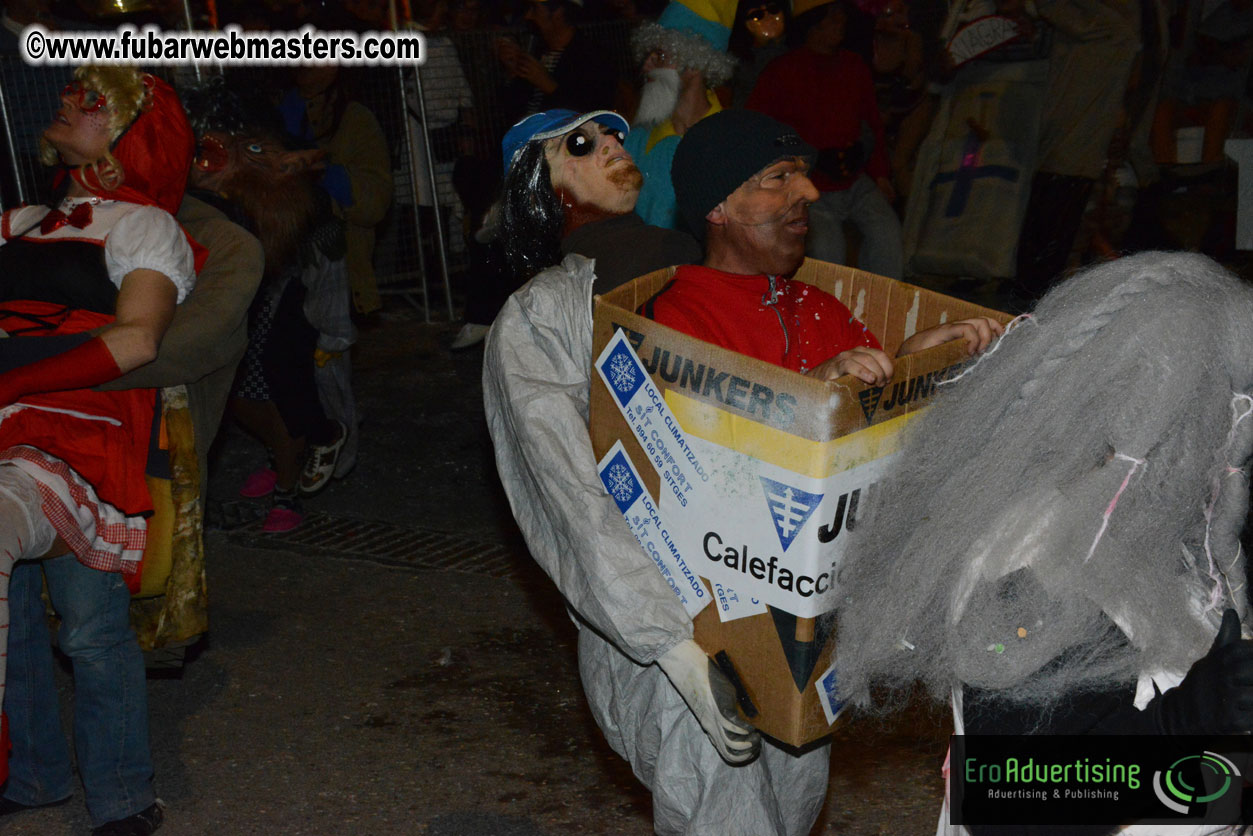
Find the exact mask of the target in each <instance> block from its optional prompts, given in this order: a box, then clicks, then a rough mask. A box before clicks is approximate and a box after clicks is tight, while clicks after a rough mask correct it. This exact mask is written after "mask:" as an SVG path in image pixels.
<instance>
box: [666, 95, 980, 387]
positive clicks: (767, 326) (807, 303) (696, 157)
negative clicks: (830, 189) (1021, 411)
mask: <svg viewBox="0 0 1253 836" xmlns="http://www.w3.org/2000/svg"><path fill="white" fill-rule="evenodd" d="M814 153H815V152H814V149H813V148H812V147H811V146H809V145H808V144H807V143H806V142H805V141H804V140H802V139H801V138H800V137H799V136H798V135H797V134H796V132H795V131H793V130H792V129H791V128H789V127H787V126H786V125H784V124H783V123H781V122H778V121H776V120H774V119H772V118H770V117H769V116H766V115H764V114H761V113H756V112H753V111H747V110H728V111H723V112H720V113H715V114H713V115H712V116H709V117H707V118H705V119H704V120H702V121H701V122H700V123H698V124H697V125H694V126H693V127H692V128H691V130H689V131H688V132H687V134H686V135H684V137H683V140H682V141H681V142H680V143H679V147H678V148H677V149H676V150H675V154H674V166H673V168H672V169H671V171H670V176H671V179H672V180H673V181H674V191H675V195H676V196H677V198H678V206H679V211H680V212H681V213H682V214H683V216H684V218H685V219H686V220H687V222H688V225H689V226H690V227H691V228H692V229H696V230H699V231H700V232H701V233H703V236H704V238H705V245H706V248H705V260H704V262H703V263H702V264H701V265H686V266H683V267H680V268H679V269H678V271H676V272H675V274H674V280H673V281H672V282H671V283H670V284H669V285H667V286H666V287H665V288H664V289H663V290H662V291H661V293H659V294H658V295H657V296H656V297H654V298H653V299H651V300H649V302H647V303H646V304H645V306H644V313H645V315H647V316H649V317H651V318H653V319H655V320H656V321H658V322H660V323H661V324H663V325H667V326H669V327H671V328H675V329H677V330H679V331H682V332H684V333H685V334H690V335H692V336H694V337H697V338H699V339H702V340H705V341H706V342H711V343H715V344H717V345H720V346H722V347H723V348H728V349H730V350H732V351H735V352H738V353H740V354H746V355H748V356H750V357H755V358H757V359H759V360H765V361H766V362H768V363H774V364H775V365H777V366H783V367H784V368H789V369H792V370H793V371H799V372H803V373H806V374H814V375H817V376H819V377H822V378H823V379H826V380H834V379H835V378H837V377H840V376H842V375H846V374H851V375H854V376H856V377H857V378H859V379H861V380H863V381H865V382H866V383H873V384H875V385H879V386H882V385H883V384H885V383H887V381H888V380H889V379H890V378H891V377H892V360H891V358H889V357H888V355H887V354H885V353H884V352H883V350H882V349H881V348H880V347H879V341H878V340H877V339H876V338H875V336H874V334H872V333H870V331H869V330H867V329H866V327H865V326H864V325H862V324H861V323H860V322H858V321H857V319H856V318H854V316H853V314H852V313H851V312H850V311H849V309H848V308H847V307H845V306H844V305H843V304H842V303H841V302H840V301H839V300H838V299H836V298H835V297H834V296H831V295H830V294H827V293H825V292H823V291H821V290H818V289H817V288H813V287H810V286H809V285H806V284H804V283H801V282H794V281H791V280H790V279H788V278H787V277H788V276H789V275H790V274H792V273H794V272H795V271H796V268H797V267H799V266H800V264H801V261H802V260H803V259H804V257H805V236H806V233H807V232H808V231H809V223H808V207H809V204H811V203H813V202H814V201H815V200H817V199H818V190H817V189H816V188H815V187H814V184H813V183H812V182H810V180H809V177H808V176H807V172H808V169H809V164H808V159H809V158H810V157H812V156H813V155H814ZM712 159H716V160H717V161H718V163H717V165H710V164H709V160H712ZM1001 333H1002V328H1001V325H1000V323H998V322H995V321H993V320H991V319H988V318H986V317H978V318H975V319H966V320H961V321H959V322H950V323H946V324H944V325H939V326H936V327H934V328H929V329H927V330H925V331H920V332H918V333H917V334H914V335H913V336H911V337H910V338H909V339H907V340H905V341H904V342H903V343H902V344H901V347H900V350H899V351H898V352H897V356H898V357H899V356H903V355H905V354H912V353H914V352H916V351H922V350H924V349H927V348H931V347H933V346H937V345H940V344H941V343H945V342H948V341H950V340H956V339H964V340H966V343H967V346H968V348H969V350H970V353H971V354H976V353H978V352H981V351H983V350H984V349H985V348H987V347H988V345H989V343H991V341H992V338H993V337H994V336H997V335H1000V334H1001Z"/></svg>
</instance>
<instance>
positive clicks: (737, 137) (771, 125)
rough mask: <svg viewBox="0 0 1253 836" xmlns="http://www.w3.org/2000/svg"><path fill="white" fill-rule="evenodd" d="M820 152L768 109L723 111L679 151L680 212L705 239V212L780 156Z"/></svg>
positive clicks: (696, 128) (675, 172)
mask: <svg viewBox="0 0 1253 836" xmlns="http://www.w3.org/2000/svg"><path fill="white" fill-rule="evenodd" d="M814 153H815V151H814V149H813V147H812V146H811V145H809V143H807V142H805V141H804V140H803V139H801V138H800V137H799V136H798V135H797V133H796V131H794V130H792V129H791V128H789V127H788V126H787V125H784V124H783V123H782V122H779V121H777V120H775V119H771V118H770V117H769V116H766V115H765V114H764V113H757V112H756V111H753V110H722V111H719V112H717V113H715V114H713V115H711V116H706V117H705V118H704V119H702V120H700V121H699V122H697V123H696V124H695V125H693V126H692V127H690V128H688V131H687V133H685V134H684V135H683V139H681V140H680V141H679V147H678V148H676V149H674V161H673V162H672V163H671V165H670V182H671V183H673V184H674V197H675V202H676V204H677V205H678V210H679V214H680V215H681V216H682V217H683V220H684V221H686V222H687V225H688V226H689V227H690V228H691V231H692V233H693V234H695V235H696V237H697V238H699V239H701V240H704V238H705V216H706V215H708V214H709V211H710V210H711V209H713V208H714V207H715V206H717V205H718V204H719V203H721V202H722V201H724V200H726V199H727V196H728V195H730V194H731V192H733V191H735V190H736V189H738V188H739V187H740V185H741V184H743V183H744V181H745V180H747V179H748V178H750V177H752V176H753V175H754V174H756V173H757V172H759V171H761V170H762V169H763V168H765V167H766V166H768V165H770V164H771V163H773V162H776V161H777V160H780V159H783V158H785V157H812V156H813V155H814Z"/></svg>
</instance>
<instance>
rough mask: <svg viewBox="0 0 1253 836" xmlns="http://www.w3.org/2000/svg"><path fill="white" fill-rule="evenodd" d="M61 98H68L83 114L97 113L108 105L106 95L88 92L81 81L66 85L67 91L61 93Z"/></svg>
mask: <svg viewBox="0 0 1253 836" xmlns="http://www.w3.org/2000/svg"><path fill="white" fill-rule="evenodd" d="M61 98H63V99H66V98H68V99H69V100H70V101H71V102H73V103H74V106H75V107H77V108H78V109H79V110H81V111H82V112H83V113H95V112H96V111H98V110H100V109H101V108H103V107H105V106H106V105H107V104H108V102H107V101H106V99H105V97H104V93H100V92H98V91H96V90H88V89H86V88H85V87H83V84H82V82H80V81H71V82H70V83H69V84H67V85H65V89H64V90H62V91H61Z"/></svg>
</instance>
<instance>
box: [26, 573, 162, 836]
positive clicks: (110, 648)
mask: <svg viewBox="0 0 1253 836" xmlns="http://www.w3.org/2000/svg"><path fill="white" fill-rule="evenodd" d="M41 568H42V570H43V574H44V575H46V576H47V579H48V592H49V594H50V595H51V597H52V605H53V607H54V608H55V609H56V611H57V613H58V614H59V615H60V616H61V629H60V631H59V633H58V636H57V638H58V643H59V645H60V648H61V650H62V652H64V653H65V654H66V655H67V656H69V657H70V659H71V661H72V662H73V663H74V743H75V746H74V748H75V753H76V754H77V756H78V771H79V775H80V776H81V777H82V780H83V789H84V791H85V793H86V796H87V811H88V812H89V813H90V814H91V820H92V825H93V826H95V827H99V826H100V825H102V824H104V823H106V822H110V821H115V820H117V819H124V818H126V817H127V816H130V815H132V814H134V813H137V812H139V811H140V810H143V809H144V808H145V807H147V806H149V805H150V804H152V803H153V801H154V800H155V798H156V796H155V795H154V793H153V789H152V755H151V752H150V750H149V748H148V684H147V681H146V679H145V673H144V658H143V654H142V653H141V652H140V650H139V643H138V641H137V640H136V638H135V632H134V631H133V630H132V629H131V626H130V592H129V590H127V588H126V583H125V581H124V580H123V579H122V576H121V575H120V574H117V573H114V572H101V571H99V570H96V569H91V568H89V567H86V566H84V565H82V564H81V563H79V562H78V559H77V558H75V557H74V556H73V555H65V556H63V557H56V558H52V559H50V560H43V561H24V562H21V563H18V564H17V565H16V567H15V568H14V570H13V576H12V578H11V579H10V582H9V605H10V618H9V625H10V626H9V665H8V682H7V683H6V686H5V690H6V693H5V697H4V710H5V713H6V714H7V715H8V717H9V732H10V734H11V736H12V739H13V751H12V754H11V755H10V758H9V782H8V785H7V787H6V789H5V793H4V797H5V798H8V799H10V800H12V801H16V802H18V803H19V804H32V805H33V804H48V803H51V802H53V801H59V800H61V799H63V798H68V797H69V796H70V795H71V794H72V793H73V783H72V782H73V776H72V773H71V771H70V756H69V749H68V748H67V746H66V742H65V733H64V731H63V730H62V728H61V713H60V710H59V708H58V704H59V701H58V699H57V689H56V682H55V681H54V679H53V659H52V646H51V642H50V639H49V635H48V622H47V618H46V617H45V615H44V606H43V601H42V600H41V599H40V595H39V593H40V589H41V583H40V578H41V575H40V569H41Z"/></svg>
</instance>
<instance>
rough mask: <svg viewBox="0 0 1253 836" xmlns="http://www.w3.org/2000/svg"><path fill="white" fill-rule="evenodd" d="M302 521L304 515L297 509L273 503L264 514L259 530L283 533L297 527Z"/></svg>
mask: <svg viewBox="0 0 1253 836" xmlns="http://www.w3.org/2000/svg"><path fill="white" fill-rule="evenodd" d="M304 521H305V515H304V514H302V513H300V512H299V511H293V510H292V509H291V508H284V507H283V506H281V505H275V506H274V507H273V508H271V509H270V513H268V514H266V515H265V522H264V523H262V524H261V530H262V531H265V532H267V533H269V534H284V533H286V532H288V531H294V530H295V529H297V528H299V527H300V525H301V523H303V522H304Z"/></svg>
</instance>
